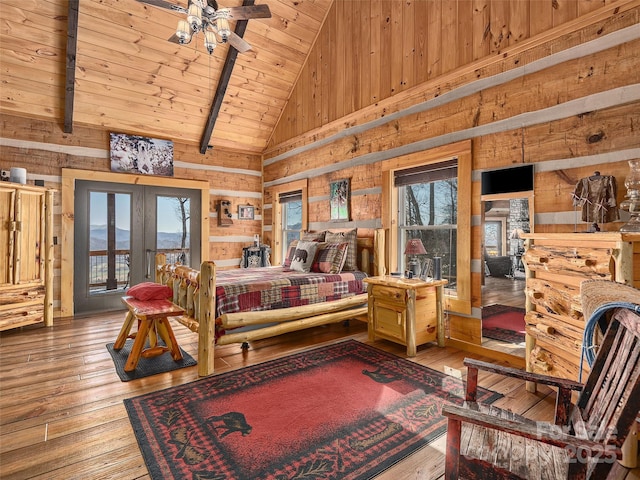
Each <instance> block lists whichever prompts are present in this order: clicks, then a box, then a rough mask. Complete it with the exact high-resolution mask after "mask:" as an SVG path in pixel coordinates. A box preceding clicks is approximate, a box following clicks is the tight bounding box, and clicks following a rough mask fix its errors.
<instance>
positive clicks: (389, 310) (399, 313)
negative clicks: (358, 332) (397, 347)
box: [373, 299, 406, 342]
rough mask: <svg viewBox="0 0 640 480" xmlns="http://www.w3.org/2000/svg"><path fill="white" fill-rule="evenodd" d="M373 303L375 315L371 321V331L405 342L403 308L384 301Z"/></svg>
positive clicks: (404, 310)
mask: <svg viewBox="0 0 640 480" xmlns="http://www.w3.org/2000/svg"><path fill="white" fill-rule="evenodd" d="M385 300H386V299H385ZM374 303H375V307H374V308H375V311H376V315H375V318H374V320H373V323H374V325H373V329H374V331H375V332H376V334H378V335H381V336H384V337H388V338H390V339H397V340H400V341H402V342H404V341H405V340H406V333H405V332H406V328H405V322H406V316H405V312H406V309H405V307H404V306H403V305H393V304H390V303H388V302H386V301H384V302H380V301H374Z"/></svg>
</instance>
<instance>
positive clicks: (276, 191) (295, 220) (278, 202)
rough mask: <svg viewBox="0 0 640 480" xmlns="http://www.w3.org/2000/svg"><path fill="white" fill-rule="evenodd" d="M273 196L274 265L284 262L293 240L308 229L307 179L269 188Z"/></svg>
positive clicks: (272, 251)
mask: <svg viewBox="0 0 640 480" xmlns="http://www.w3.org/2000/svg"><path fill="white" fill-rule="evenodd" d="M268 195H270V196H271V198H272V200H271V201H272V208H273V210H272V215H273V217H272V223H271V232H272V234H273V237H272V238H271V253H272V255H273V258H272V262H271V263H272V265H278V264H282V261H283V259H284V256H285V255H286V253H287V249H288V248H289V245H290V244H291V242H292V241H293V240H297V239H299V238H300V234H301V232H304V231H305V230H306V229H307V180H298V181H296V182H290V183H286V184H282V185H278V186H276V187H273V188H271V189H269V190H268Z"/></svg>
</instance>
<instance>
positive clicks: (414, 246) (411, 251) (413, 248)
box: [404, 238, 427, 255]
mask: <svg viewBox="0 0 640 480" xmlns="http://www.w3.org/2000/svg"><path fill="white" fill-rule="evenodd" d="M426 253H427V250H426V249H425V248H424V245H423V244H422V240H420V239H419V238H412V239H411V240H409V241H408V242H407V245H406V247H405V249H404V254H405V255H424V254H426Z"/></svg>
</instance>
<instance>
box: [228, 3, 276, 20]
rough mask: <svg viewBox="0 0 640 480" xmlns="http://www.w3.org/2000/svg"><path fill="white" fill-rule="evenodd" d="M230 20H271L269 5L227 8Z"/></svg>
mask: <svg viewBox="0 0 640 480" xmlns="http://www.w3.org/2000/svg"><path fill="white" fill-rule="evenodd" d="M225 10H229V15H231V19H232V20H249V19H250V18H271V10H269V5H264V4H263V5H249V6H247V7H229V8H225Z"/></svg>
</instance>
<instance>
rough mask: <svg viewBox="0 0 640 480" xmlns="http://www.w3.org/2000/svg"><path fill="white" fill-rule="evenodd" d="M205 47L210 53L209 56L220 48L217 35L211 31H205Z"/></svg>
mask: <svg viewBox="0 0 640 480" xmlns="http://www.w3.org/2000/svg"><path fill="white" fill-rule="evenodd" d="M204 46H205V48H206V49H207V52H209V55H211V54H212V53H213V50H214V49H215V48H216V47H217V46H218V40H217V39H216V34H215V33H214V32H212V31H211V30H205V31H204Z"/></svg>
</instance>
